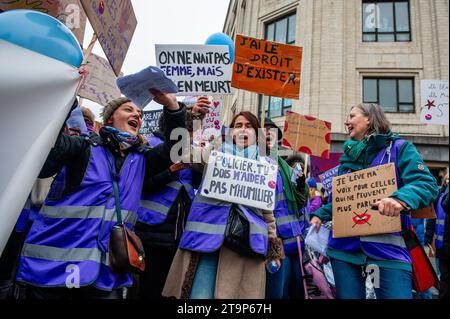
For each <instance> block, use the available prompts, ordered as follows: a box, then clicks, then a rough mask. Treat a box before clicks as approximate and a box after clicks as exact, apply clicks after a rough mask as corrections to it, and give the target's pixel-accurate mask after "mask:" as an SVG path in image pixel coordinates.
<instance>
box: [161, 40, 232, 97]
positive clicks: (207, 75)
mask: <svg viewBox="0 0 450 319" xmlns="http://www.w3.org/2000/svg"><path fill="white" fill-rule="evenodd" d="M155 49H156V63H157V65H158V67H160V68H161V70H163V71H164V72H165V74H166V75H167V76H168V77H169V78H170V79H172V80H173V81H174V82H175V84H176V85H177V87H178V95H223V94H231V93H232V90H231V71H232V70H231V59H230V53H229V49H228V46H225V45H178V44H177V45H161V44H156V45H155Z"/></svg>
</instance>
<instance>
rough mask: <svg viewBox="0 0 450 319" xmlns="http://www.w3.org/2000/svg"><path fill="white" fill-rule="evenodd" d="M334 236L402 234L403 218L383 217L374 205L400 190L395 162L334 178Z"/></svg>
mask: <svg viewBox="0 0 450 319" xmlns="http://www.w3.org/2000/svg"><path fill="white" fill-rule="evenodd" d="M332 187H333V237H334V238H340V237H353V236H362V235H376V234H386V233H393V232H398V231H401V224H400V216H397V217H389V216H384V215H381V214H380V213H379V212H378V210H373V209H372V204H373V203H375V202H377V201H379V200H381V199H383V198H386V197H389V195H391V194H392V193H393V192H395V191H396V190H397V180H396V177H395V167H394V164H393V163H389V164H385V165H380V166H376V167H371V168H367V169H364V170H360V171H356V172H354V173H350V174H345V175H341V176H337V177H334V178H333V186H332Z"/></svg>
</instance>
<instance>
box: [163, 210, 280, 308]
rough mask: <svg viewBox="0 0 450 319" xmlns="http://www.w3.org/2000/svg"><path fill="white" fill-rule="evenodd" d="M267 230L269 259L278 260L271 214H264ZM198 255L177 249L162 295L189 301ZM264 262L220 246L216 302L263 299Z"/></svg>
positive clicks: (277, 243) (264, 282)
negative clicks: (275, 258)
mask: <svg viewBox="0 0 450 319" xmlns="http://www.w3.org/2000/svg"><path fill="white" fill-rule="evenodd" d="M263 215H264V219H265V220H266V223H267V225H268V228H269V254H268V255H269V256H271V257H278V258H279V257H281V255H282V249H283V248H282V247H283V245H282V243H281V241H279V240H278V239H277V238H276V225H275V218H274V215H273V212H270V211H263ZM198 257H199V253H197V252H192V251H188V250H184V249H178V251H177V253H176V255H175V257H174V260H173V262H172V266H171V267H170V271H169V275H168V276H167V280H166V284H165V286H164V290H163V292H162V295H163V296H165V297H175V298H178V299H187V298H189V294H190V290H191V288H192V282H193V279H194V276H195V270H196V266H197V262H198ZM264 265H265V261H264V260H263V259H256V258H250V257H246V256H242V255H239V254H237V253H235V252H234V251H232V250H230V249H228V248H226V247H224V246H222V247H221V248H220V253H219V262H218V266H217V275H216V286H215V298H216V299H264V297H265V289H266V270H265V267H264Z"/></svg>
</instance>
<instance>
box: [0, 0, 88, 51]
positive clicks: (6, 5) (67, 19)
mask: <svg viewBox="0 0 450 319" xmlns="http://www.w3.org/2000/svg"><path fill="white" fill-rule="evenodd" d="M0 9H1V10H3V11H8V10H14V9H27V10H35V11H40V12H42V13H46V14H48V15H51V16H52V17H55V18H56V19H58V20H59V21H61V22H62V23H63V24H64V25H65V26H66V27H68V28H69V29H70V31H72V32H73V34H74V35H75V37H76V38H77V40H78V42H80V43H81V44H83V40H84V29H85V28H86V15H85V14H84V12H83V10H82V9H81V6H80V2H79V1H78V0H52V1H48V0H47V1H29V0H0Z"/></svg>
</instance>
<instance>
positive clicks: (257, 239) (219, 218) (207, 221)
mask: <svg viewBox="0 0 450 319" xmlns="http://www.w3.org/2000/svg"><path fill="white" fill-rule="evenodd" d="M262 160H266V161H269V162H271V160H270V159H269V158H263V159H262ZM201 187H202V185H200V188H199V190H200V189H201ZM232 205H233V204H232V203H230V202H224V201H221V200H217V199H213V198H208V197H205V196H202V195H201V192H200V191H199V192H198V193H197V195H196V196H195V198H194V201H193V203H192V206H191V210H190V212H189V215H188V218H187V222H186V227H185V229H184V232H183V234H182V236H181V240H180V245H179V247H180V248H182V249H187V250H193V251H198V252H203V253H211V252H214V251H216V250H218V249H219V248H220V247H221V246H222V243H223V241H224V238H225V235H224V234H225V228H226V225H227V220H228V215H229V212H230V209H231V206H232ZM239 208H240V209H241V210H242V212H243V213H244V215H245V217H246V218H247V220H248V221H249V225H250V238H249V242H250V247H251V248H252V250H253V251H254V252H256V253H258V254H262V255H264V256H265V255H267V248H268V227H267V224H266V222H265V220H264V217H263V214H262V211H261V210H260V209H257V208H250V207H247V206H244V205H239Z"/></svg>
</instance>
